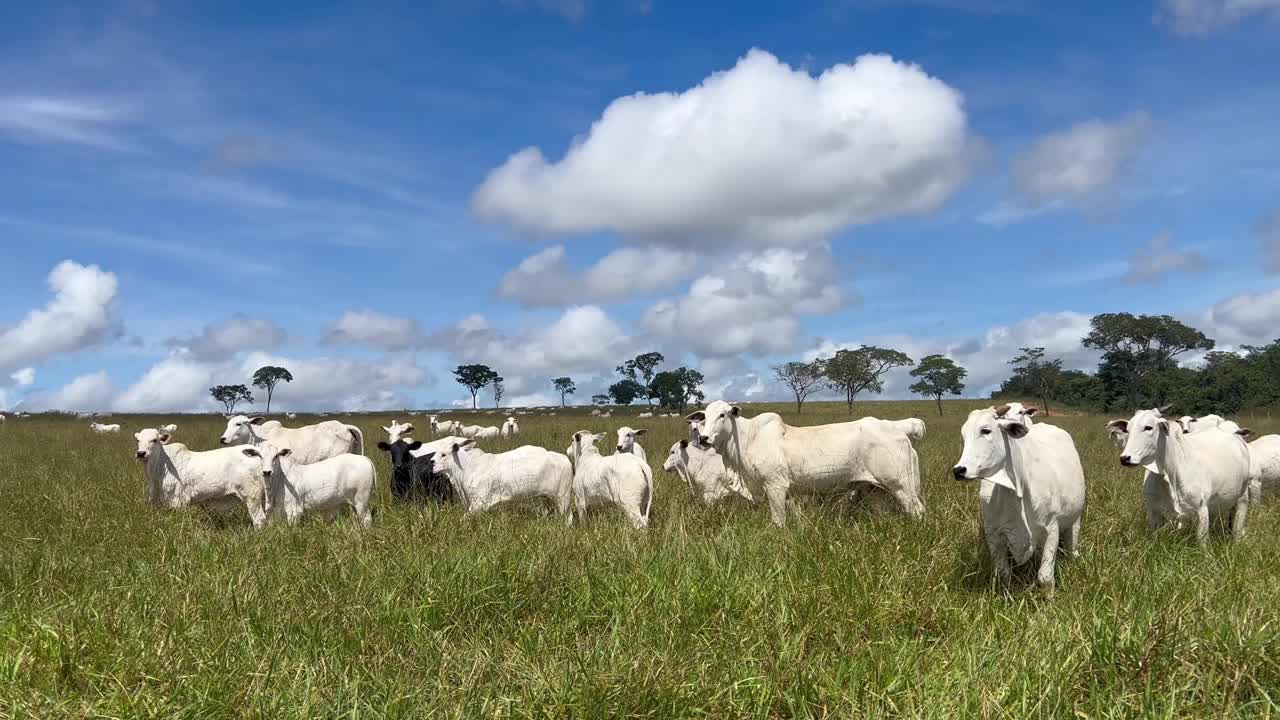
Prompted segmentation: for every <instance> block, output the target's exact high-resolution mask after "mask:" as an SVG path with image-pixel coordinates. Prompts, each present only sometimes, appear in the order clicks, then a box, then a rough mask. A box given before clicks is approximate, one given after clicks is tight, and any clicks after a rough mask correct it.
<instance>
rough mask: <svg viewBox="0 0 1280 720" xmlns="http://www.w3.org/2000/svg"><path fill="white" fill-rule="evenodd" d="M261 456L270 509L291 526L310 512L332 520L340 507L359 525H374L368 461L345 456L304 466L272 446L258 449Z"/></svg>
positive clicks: (372, 480)
mask: <svg viewBox="0 0 1280 720" xmlns="http://www.w3.org/2000/svg"><path fill="white" fill-rule="evenodd" d="M261 456H262V457H261V459H260V462H259V468H260V470H261V472H262V476H263V478H265V482H266V483H267V485H268V492H270V494H271V506H272V508H273V509H274V510H275V511H277V512H283V513H284V517H285V521H286V522H288V523H289V524H290V525H295V524H297V522H298V521H299V520H301V519H302V516H303V515H304V514H305V513H309V512H321V513H324V515H325V516H326V517H328V518H329V520H333V519H334V518H335V517H337V514H338V511H339V510H341V509H342V507H343V506H347V507H350V508H351V510H352V512H354V513H355V515H356V517H357V518H358V519H359V520H360V524H361V525H363V526H365V527H369V526H370V525H371V524H373V513H372V512H371V511H370V510H369V498H370V497H372V495H373V488H374V485H375V483H376V482H377V478H378V474H377V471H376V470H375V469H374V466H373V461H372V460H370V459H369V458H367V457H365V456H363V455H352V454H350V453H347V454H343V455H337V456H334V457H331V458H328V459H325V460H321V461H319V462H315V463H311V464H309V465H303V464H301V463H299V462H298V461H297V460H296V459H295V458H294V453H293V451H292V450H291V449H290V448H288V447H277V446H276V445H274V444H273V443H266V444H265V445H263V446H262V447H261Z"/></svg>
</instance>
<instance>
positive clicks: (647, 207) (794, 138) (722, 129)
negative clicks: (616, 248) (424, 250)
mask: <svg viewBox="0 0 1280 720" xmlns="http://www.w3.org/2000/svg"><path fill="white" fill-rule="evenodd" d="M975 146H976V144H975V141H974V139H973V137H972V136H971V135H970V131H969V127H968V122H967V119H966V117H965V112H964V108H963V99H962V97H961V95H960V93H959V92H957V91H956V90H954V89H952V88H951V87H949V86H948V85H947V84H946V83H944V82H943V81H941V80H939V79H937V78H934V77H931V76H929V75H928V74H927V73H925V72H924V71H923V70H921V69H920V68H919V67H918V66H915V65H910V64H907V63H901V62H897V61H895V60H894V59H893V58H891V57H888V56H886V55H864V56H862V57H860V58H858V59H857V60H856V61H855V62H853V63H852V64H838V65H835V66H833V67H831V68H829V69H827V70H826V71H825V72H823V73H822V74H821V75H819V76H817V77H814V76H812V75H810V74H809V73H808V72H806V71H804V70H800V69H795V68H792V67H789V66H788V65H786V64H785V63H782V62H780V61H779V60H778V59H777V58H776V57H774V56H773V55H771V54H769V53H768V52H765V51H763V50H752V51H750V52H749V53H747V55H746V56H745V57H743V58H742V59H740V60H739V61H738V63H737V65H735V66H734V67H733V68H732V69H730V70H727V71H723V72H717V73H715V74H713V75H711V76H709V77H707V78H706V79H705V80H703V81H702V83H701V84H699V85H698V86H697V87H694V88H691V89H689V90H686V91H684V92H682V93H657V94H646V93H636V94H634V95H630V96H627V97H621V98H618V99H616V100H614V101H613V102H612V103H611V104H610V105H609V107H608V108H606V109H605V111H604V113H603V115H601V117H600V118H599V119H598V120H596V121H595V122H594V123H593V124H592V127H591V129H590V131H589V132H588V133H587V134H586V135H585V136H584V137H582V138H581V139H579V140H578V141H577V142H575V143H574V145H573V146H572V147H571V148H570V149H569V151H568V153H567V154H566V155H565V156H564V157H563V158H561V159H560V160H559V161H551V162H549V161H548V160H547V158H546V157H544V156H543V154H542V152H541V151H540V150H539V149H538V148H535V147H528V148H525V149H524V150H521V151H519V152H518V153H516V154H514V155H512V156H511V157H510V158H509V159H508V160H507V161H506V162H505V163H504V164H503V165H501V166H500V167H498V168H497V169H495V170H493V171H492V172H491V173H490V174H489V176H488V177H487V178H486V179H485V181H484V183H483V184H482V185H481V186H480V187H479V188H478V189H477V190H476V192H475V195H474V197H473V199H472V206H473V209H474V211H475V212H476V213H477V214H478V215H479V216H481V217H483V218H486V219H489V220H493V221H500V222H506V223H510V224H511V225H514V226H516V227H519V228H521V229H525V230H531V231H535V232H546V233H586V232H594V231H616V232H619V233H622V234H624V235H628V236H638V237H646V238H650V239H653V240H655V241H660V242H663V243H664V244H668V245H679V244H694V245H702V246H704V247H705V246H712V247H715V246H719V245H721V244H722V243H723V242H725V241H726V240H732V241H735V242H738V241H743V242H750V243H755V244H759V245H794V244H798V243H809V242H812V241H814V240H816V239H821V238H824V237H826V236H828V235H829V234H831V233H833V232H836V231H838V230H840V229H842V228H844V227H847V226H849V225H852V224H859V223H869V222H874V221H877V220H882V219H885V218H890V217H895V216H901V215H910V214H919V213H927V212H930V211H933V210H935V209H936V208H938V207H939V206H940V205H941V204H942V203H943V202H944V201H945V200H946V199H947V198H948V197H949V196H950V195H951V194H952V193H953V192H954V191H955V190H956V188H957V187H959V185H960V184H961V183H962V182H963V181H964V180H965V179H966V178H967V177H968V176H969V173H970V168H971V165H972V161H973V159H974V148H975Z"/></svg>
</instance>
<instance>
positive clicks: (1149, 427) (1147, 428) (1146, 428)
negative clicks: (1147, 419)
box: [1142, 425, 1155, 432]
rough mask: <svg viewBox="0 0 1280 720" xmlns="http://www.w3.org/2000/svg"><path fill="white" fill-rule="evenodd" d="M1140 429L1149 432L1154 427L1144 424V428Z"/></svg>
mask: <svg viewBox="0 0 1280 720" xmlns="http://www.w3.org/2000/svg"><path fill="white" fill-rule="evenodd" d="M1142 429H1143V430H1145V431H1146V432H1151V431H1152V430H1154V429H1155V428H1153V427H1151V426H1150V425H1148V426H1146V427H1144V428H1142Z"/></svg>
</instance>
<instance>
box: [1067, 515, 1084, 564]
mask: <svg viewBox="0 0 1280 720" xmlns="http://www.w3.org/2000/svg"><path fill="white" fill-rule="evenodd" d="M1083 519H1084V518H1083V517H1078V518H1076V521H1075V522H1073V523H1071V529H1070V530H1068V531H1067V553H1068V554H1069V555H1071V557H1073V558H1078V557H1080V521H1081V520H1083Z"/></svg>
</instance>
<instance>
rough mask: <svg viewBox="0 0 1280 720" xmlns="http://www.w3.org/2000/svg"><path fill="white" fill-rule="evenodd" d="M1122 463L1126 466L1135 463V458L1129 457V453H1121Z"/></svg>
mask: <svg viewBox="0 0 1280 720" xmlns="http://www.w3.org/2000/svg"><path fill="white" fill-rule="evenodd" d="M1120 464H1121V465H1124V466H1125V467H1128V466H1130V465H1132V464H1133V458H1131V457H1129V456H1128V455H1121V456H1120Z"/></svg>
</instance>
